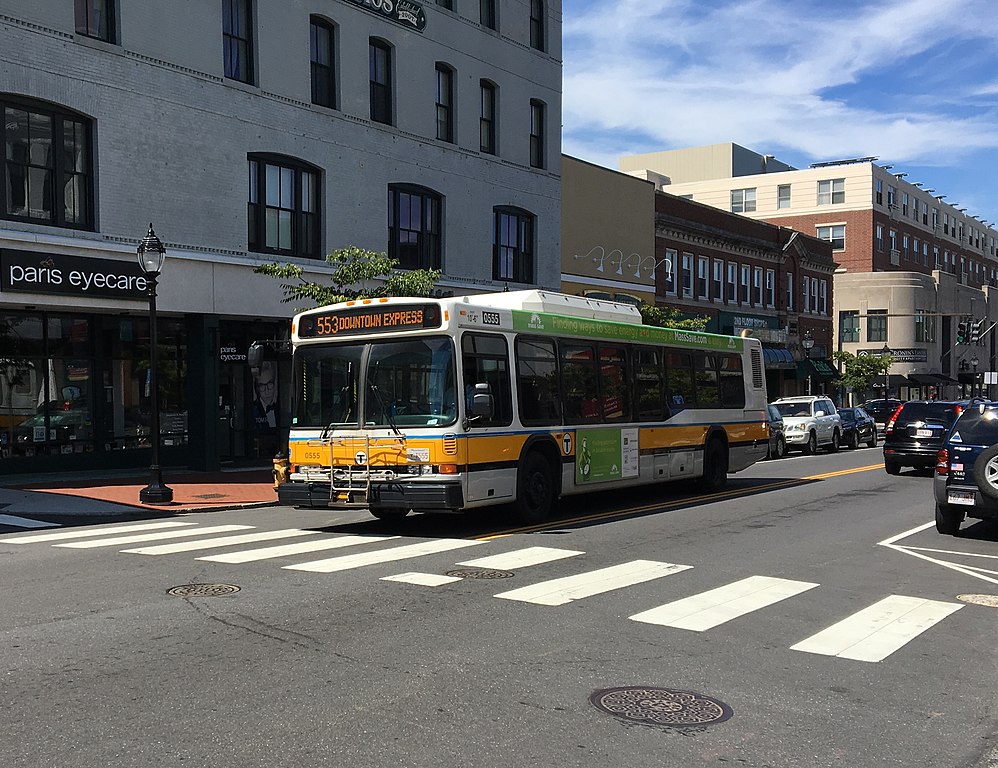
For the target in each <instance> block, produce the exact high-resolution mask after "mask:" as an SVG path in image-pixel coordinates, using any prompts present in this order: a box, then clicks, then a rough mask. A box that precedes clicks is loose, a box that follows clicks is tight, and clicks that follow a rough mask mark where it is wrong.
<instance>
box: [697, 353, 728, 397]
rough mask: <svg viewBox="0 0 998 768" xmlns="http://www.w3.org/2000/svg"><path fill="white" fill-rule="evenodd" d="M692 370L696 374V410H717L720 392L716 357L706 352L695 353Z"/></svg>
mask: <svg viewBox="0 0 998 768" xmlns="http://www.w3.org/2000/svg"><path fill="white" fill-rule="evenodd" d="M693 369H694V372H695V374H696V393H697V400H696V402H697V408H719V407H720V405H721V392H720V390H719V388H718V385H717V361H716V357H715V356H714V355H710V354H707V353H706V352H695V353H694V355H693Z"/></svg>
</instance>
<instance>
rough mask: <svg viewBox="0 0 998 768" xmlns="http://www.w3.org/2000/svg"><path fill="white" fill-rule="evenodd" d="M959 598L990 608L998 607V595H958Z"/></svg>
mask: <svg viewBox="0 0 998 768" xmlns="http://www.w3.org/2000/svg"><path fill="white" fill-rule="evenodd" d="M956 599H957V600H963V602H965V603H973V604H974V605H985V606H987V607H988V608H998V595H957V596H956Z"/></svg>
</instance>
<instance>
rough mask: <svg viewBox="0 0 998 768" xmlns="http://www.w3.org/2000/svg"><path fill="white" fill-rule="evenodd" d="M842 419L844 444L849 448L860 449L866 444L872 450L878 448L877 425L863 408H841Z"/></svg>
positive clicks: (840, 415)
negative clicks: (860, 446)
mask: <svg viewBox="0 0 998 768" xmlns="http://www.w3.org/2000/svg"><path fill="white" fill-rule="evenodd" d="M839 417H840V418H841V419H842V444H843V445H846V446H848V447H849V448H859V444H860V443H866V444H867V445H868V446H869V447H870V448H876V447H877V424H876V422H874V420H873V417H872V416H871V415H870V414H868V413H867V412H866V411H864V410H863V409H862V408H839Z"/></svg>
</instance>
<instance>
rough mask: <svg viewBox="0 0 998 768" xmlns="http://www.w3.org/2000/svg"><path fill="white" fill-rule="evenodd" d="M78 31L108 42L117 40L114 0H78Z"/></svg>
mask: <svg viewBox="0 0 998 768" xmlns="http://www.w3.org/2000/svg"><path fill="white" fill-rule="evenodd" d="M76 31H77V32H78V33H79V34H81V35H86V36H87V37H94V38H97V39H98V40H103V41H104V42H106V43H113V42H116V40H115V37H116V30H115V19H114V0H76Z"/></svg>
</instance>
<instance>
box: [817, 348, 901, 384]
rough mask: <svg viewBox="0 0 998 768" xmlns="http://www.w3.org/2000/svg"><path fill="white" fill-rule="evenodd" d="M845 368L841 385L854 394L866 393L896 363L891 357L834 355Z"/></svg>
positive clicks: (843, 352)
mask: <svg viewBox="0 0 998 768" xmlns="http://www.w3.org/2000/svg"><path fill="white" fill-rule="evenodd" d="M832 357H833V358H834V359H835V360H838V361H839V362H841V363H842V364H843V366H844V367H845V372H844V373H843V374H842V375H841V376H839V383H840V384H841V385H842V386H844V387H846V388H847V389H851V390H852V391H853V392H860V393H864V392H867V391H869V390H870V389H871V388H872V385H873V382H874V381H876V380H877V378H878V377H882V376H883V375H884V374H885V373H887V371H889V370H890V367H891V365H892V364H893V363H894V358H893V357H892V356H891V355H854V354H853V353H852V352H845V351H842V352H835V353H833V354H832Z"/></svg>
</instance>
